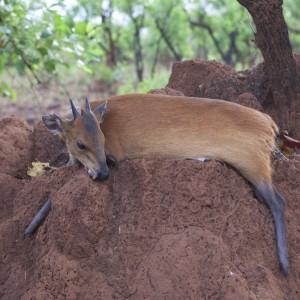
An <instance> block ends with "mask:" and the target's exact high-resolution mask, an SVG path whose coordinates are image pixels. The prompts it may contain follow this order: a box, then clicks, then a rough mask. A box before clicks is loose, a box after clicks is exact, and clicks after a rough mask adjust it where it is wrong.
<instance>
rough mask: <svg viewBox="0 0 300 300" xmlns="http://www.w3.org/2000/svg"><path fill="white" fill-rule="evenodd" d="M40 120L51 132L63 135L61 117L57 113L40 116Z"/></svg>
mask: <svg viewBox="0 0 300 300" xmlns="http://www.w3.org/2000/svg"><path fill="white" fill-rule="evenodd" d="M42 120H43V122H44V124H45V125H46V127H47V128H48V129H49V130H50V131H51V132H52V133H54V134H57V135H60V136H61V137H62V136H63V128H62V119H61V118H60V117H59V116H58V115H56V114H52V115H49V116H42Z"/></svg>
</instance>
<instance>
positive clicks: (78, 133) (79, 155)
mask: <svg viewBox="0 0 300 300" xmlns="http://www.w3.org/2000/svg"><path fill="white" fill-rule="evenodd" d="M71 107H72V115H73V118H72V119H71V120H67V119H63V118H60V117H59V116H57V115H56V114H52V115H49V116H43V117H42V119H43V122H44V124H45V125H46V127H47V128H48V129H49V130H50V131H51V132H53V133H54V134H57V135H59V136H60V137H61V138H62V139H63V140H64V141H65V142H66V144H67V148H68V151H69V154H70V160H71V162H72V163H74V162H75V161H76V160H78V161H79V162H81V163H82V164H83V165H84V166H85V167H86V168H87V170H88V173H89V175H90V176H91V177H92V178H93V179H98V180H101V181H102V180H105V179H107V178H108V176H109V169H108V167H107V164H106V157H105V151H104V144H105V138H104V135H103V133H102V131H101V129H100V126H99V123H101V122H102V120H103V117H104V115H105V111H106V103H104V104H101V105H99V106H98V107H96V108H95V109H94V111H92V110H91V107H90V104H89V101H88V99H86V103H85V110H82V111H81V114H80V113H79V112H78V110H77V109H76V107H75V106H74V104H73V102H72V100H71Z"/></svg>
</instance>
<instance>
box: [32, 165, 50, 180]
mask: <svg viewBox="0 0 300 300" xmlns="http://www.w3.org/2000/svg"><path fill="white" fill-rule="evenodd" d="M31 164H32V167H31V168H30V169H29V170H28V171H27V175H28V176H30V177H35V176H38V175H41V174H43V173H44V172H45V168H49V167H50V164H49V163H42V162H32V163H31Z"/></svg>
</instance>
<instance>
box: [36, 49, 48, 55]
mask: <svg viewBox="0 0 300 300" xmlns="http://www.w3.org/2000/svg"><path fill="white" fill-rule="evenodd" d="M37 50H38V51H39V52H40V53H41V55H42V56H45V55H47V54H48V50H47V49H46V48H45V47H39V48H37Z"/></svg>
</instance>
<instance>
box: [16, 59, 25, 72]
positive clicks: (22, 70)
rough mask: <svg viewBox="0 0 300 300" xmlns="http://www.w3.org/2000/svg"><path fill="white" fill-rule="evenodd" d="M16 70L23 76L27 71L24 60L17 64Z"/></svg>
mask: <svg viewBox="0 0 300 300" xmlns="http://www.w3.org/2000/svg"><path fill="white" fill-rule="evenodd" d="M15 66H16V69H17V71H18V73H19V74H22V73H23V72H24V70H25V64H24V62H23V60H18V61H17V62H16V64H15Z"/></svg>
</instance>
